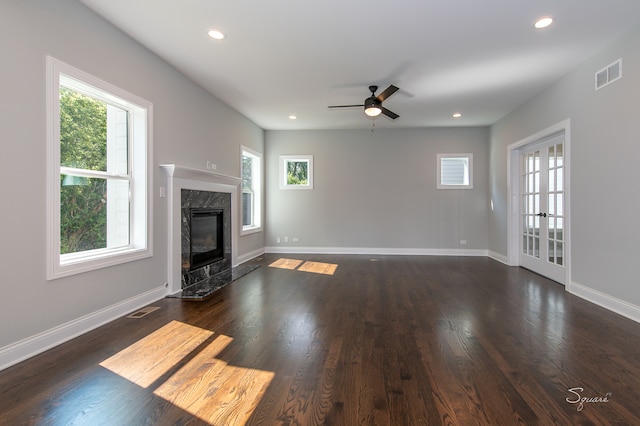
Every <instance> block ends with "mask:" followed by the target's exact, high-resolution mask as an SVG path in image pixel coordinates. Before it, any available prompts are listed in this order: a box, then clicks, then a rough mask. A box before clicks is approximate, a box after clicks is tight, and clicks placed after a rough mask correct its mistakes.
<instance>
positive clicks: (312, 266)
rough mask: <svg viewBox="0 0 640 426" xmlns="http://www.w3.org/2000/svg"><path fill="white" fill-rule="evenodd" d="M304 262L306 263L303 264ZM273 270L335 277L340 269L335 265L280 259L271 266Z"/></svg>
mask: <svg viewBox="0 0 640 426" xmlns="http://www.w3.org/2000/svg"><path fill="white" fill-rule="evenodd" d="M303 262H304V263H303ZM269 267H271V268H280V269H290V270H296V269H297V270H298V271H302V272H312V273H314V274H323V275H333V274H334V273H335V272H336V269H338V265H336V264H335V263H324V262H312V261H306V262H305V261H304V260H298V259H286V258H284V257H283V258H280V259H278V260H276V261H275V262H273V263H271V264H270V265H269Z"/></svg>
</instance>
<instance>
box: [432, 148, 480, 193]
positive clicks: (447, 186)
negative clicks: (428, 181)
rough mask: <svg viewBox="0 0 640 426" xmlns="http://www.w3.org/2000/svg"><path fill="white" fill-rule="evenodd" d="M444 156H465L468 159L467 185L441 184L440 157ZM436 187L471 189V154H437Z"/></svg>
mask: <svg viewBox="0 0 640 426" xmlns="http://www.w3.org/2000/svg"><path fill="white" fill-rule="evenodd" d="M444 158H466V159H468V161H469V170H468V172H469V184H468V185H443V184H442V173H441V172H442V159H444ZM436 173H437V189H473V154H469V153H467V154H438V160H437V166H436Z"/></svg>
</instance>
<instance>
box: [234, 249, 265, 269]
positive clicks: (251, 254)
mask: <svg viewBox="0 0 640 426" xmlns="http://www.w3.org/2000/svg"><path fill="white" fill-rule="evenodd" d="M264 253H265V251H264V247H263V248H261V249H258V250H254V251H250V252H249V253H245V254H242V255H238V264H237V265H233V266H238V265H240V264H242V263H244V262H246V261H248V260H251V259H253V258H254V257H258V256H262V255H263V254H264Z"/></svg>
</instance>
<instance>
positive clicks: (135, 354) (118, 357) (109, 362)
mask: <svg viewBox="0 0 640 426" xmlns="http://www.w3.org/2000/svg"><path fill="white" fill-rule="evenodd" d="M212 335H213V332H212V331H209V330H205V329H203V328H200V327H194V326H192V325H189V324H185V323H183V322H179V321H171V322H170V323H168V324H167V325H165V326H163V327H162V328H159V329H158V330H156V331H154V332H153V333H151V334H149V335H148V336H146V337H144V338H142V339H140V340H138V341H137V342H136V343H134V344H132V345H131V346H129V347H127V348H125V349H123V350H122V351H120V352H118V353H117V354H115V355H113V356H112V357H111V358H108V359H106V360H104V361H102V362H101V363H100V365H101V366H102V367H104V368H106V369H109V370H111V371H113V372H114V373H116V374H118V375H119V376H122V377H124V378H125V379H127V380H129V381H131V382H133V383H135V384H137V385H138V386H141V387H143V388H147V387H149V385H151V384H152V383H153V382H155V381H156V380H158V379H159V378H160V377H162V376H163V375H165V374H166V373H168V372H169V371H170V370H171V369H172V368H174V367H175V366H176V364H178V363H179V362H180V361H182V360H183V359H184V358H185V357H186V356H187V355H189V354H190V353H191V352H193V350H194V349H196V348H197V347H198V346H200V345H201V344H202V342H204V341H205V340H207V339H208V338H209V337H211V336H212Z"/></svg>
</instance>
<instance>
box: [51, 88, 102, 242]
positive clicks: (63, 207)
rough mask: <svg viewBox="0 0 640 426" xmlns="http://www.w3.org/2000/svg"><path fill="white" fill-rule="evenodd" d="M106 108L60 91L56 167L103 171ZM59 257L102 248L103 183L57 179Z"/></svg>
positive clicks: (71, 176)
mask: <svg viewBox="0 0 640 426" xmlns="http://www.w3.org/2000/svg"><path fill="white" fill-rule="evenodd" d="M106 159H107V107H106V104H105V103H104V102H100V101H98V100H96V99H93V98H91V97H89V96H85V95H83V94H80V93H78V92H76V91H73V90H70V89H67V88H63V87H61V88H60V165H61V166H65V167H71V168H75V169H85V170H101V171H106V167H107V160H106ZM60 179H61V181H60V183H61V185H60V253H61V254H65V253H74V252H78V251H85V250H92V249H98V248H105V247H106V244H107V231H106V229H107V228H106V227H107V215H106V205H105V204H106V191H107V188H106V180H105V179H100V178H87V177H81V176H74V175H72V174H66V175H65V174H61V175H60Z"/></svg>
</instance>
